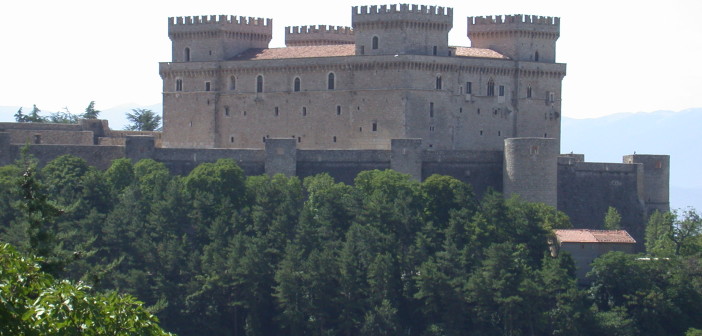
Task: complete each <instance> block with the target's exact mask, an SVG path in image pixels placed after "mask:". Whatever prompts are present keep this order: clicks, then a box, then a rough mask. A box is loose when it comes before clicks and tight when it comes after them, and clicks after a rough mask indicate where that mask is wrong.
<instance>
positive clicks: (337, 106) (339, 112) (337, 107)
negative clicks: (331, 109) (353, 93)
mask: <svg viewBox="0 0 702 336" xmlns="http://www.w3.org/2000/svg"><path fill="white" fill-rule="evenodd" d="M336 115H341V105H336Z"/></svg>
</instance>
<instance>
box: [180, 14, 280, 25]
mask: <svg viewBox="0 0 702 336" xmlns="http://www.w3.org/2000/svg"><path fill="white" fill-rule="evenodd" d="M217 23H219V24H234V25H253V26H271V25H273V19H264V18H257V17H246V16H234V15H202V16H178V17H169V18H168V26H169V27H170V26H175V25H198V24H217Z"/></svg>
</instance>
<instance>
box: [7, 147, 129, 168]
mask: <svg viewBox="0 0 702 336" xmlns="http://www.w3.org/2000/svg"><path fill="white" fill-rule="evenodd" d="M12 147H15V148H14V149H13V152H14V153H16V155H19V152H20V148H21V147H22V146H12ZM29 154H31V155H33V156H34V157H36V158H37V159H38V160H39V165H40V166H43V165H45V164H47V163H48V162H49V161H51V160H53V159H55V158H57V157H59V156H61V155H65V154H70V155H74V156H77V157H79V158H82V159H84V160H85V161H87V162H88V164H89V165H91V166H95V167H96V168H98V169H107V168H109V167H110V165H111V164H112V160H115V159H119V158H123V157H125V153H124V147H122V146H94V145H30V146H29ZM16 158H17V157H15V159H16Z"/></svg>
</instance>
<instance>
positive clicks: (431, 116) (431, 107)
mask: <svg viewBox="0 0 702 336" xmlns="http://www.w3.org/2000/svg"><path fill="white" fill-rule="evenodd" d="M429 118H434V102H430V103H429Z"/></svg>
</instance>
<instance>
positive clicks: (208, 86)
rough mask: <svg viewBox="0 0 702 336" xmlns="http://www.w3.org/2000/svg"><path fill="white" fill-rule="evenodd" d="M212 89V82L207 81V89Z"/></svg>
mask: <svg viewBox="0 0 702 336" xmlns="http://www.w3.org/2000/svg"><path fill="white" fill-rule="evenodd" d="M211 89H212V84H211V83H210V82H205V91H210V90H211Z"/></svg>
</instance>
